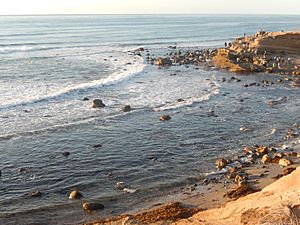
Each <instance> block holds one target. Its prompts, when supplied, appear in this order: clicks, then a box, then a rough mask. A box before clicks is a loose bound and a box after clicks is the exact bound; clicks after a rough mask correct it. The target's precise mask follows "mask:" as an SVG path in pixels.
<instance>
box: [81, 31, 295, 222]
mask: <svg viewBox="0 0 300 225" xmlns="http://www.w3.org/2000/svg"><path fill="white" fill-rule="evenodd" d="M299 48H300V33H299V32H265V31H260V32H258V33H256V34H255V35H252V36H246V34H245V35H244V37H242V38H237V39H235V40H234V41H233V42H232V43H225V47H224V48H219V49H215V50H209V49H205V50H196V51H180V50H177V47H176V46H169V49H171V52H170V53H168V55H167V56H166V57H157V58H151V57H150V53H149V52H148V51H147V50H145V49H143V48H140V49H137V50H136V51H135V52H134V53H133V54H140V55H142V54H144V53H146V56H147V62H148V63H149V64H153V65H157V66H158V68H163V67H166V66H167V67H169V66H177V65H185V66H186V67H189V65H193V66H196V67H195V69H196V68H197V66H202V67H206V68H208V69H212V68H217V69H226V70H229V71H231V72H235V73H258V72H262V73H274V74H278V75H290V76H291V77H290V78H287V79H286V81H288V82H290V85H291V86H294V87H299V86H300V79H299V77H298V75H300V49H299ZM175 75H176V74H175ZM227 79H228V78H226V77H223V79H222V81H223V82H225V81H226V80H227ZM229 79H230V80H235V81H236V82H240V81H241V80H240V79H238V78H236V77H235V76H232V77H231V78H229ZM284 81H285V80H282V79H278V83H282V82H284ZM272 84H273V83H272V82H269V81H267V80H265V81H262V82H261V83H253V84H243V86H244V87H251V86H253V85H255V86H270V85H272ZM285 101H286V98H282V99H278V100H276V101H275V100H274V101H270V102H268V105H269V106H274V105H277V104H282V103H284V102H285ZM161 120H162V118H161ZM299 130H300V126H299V125H298V124H295V125H294V127H291V128H290V129H289V130H288V131H287V132H286V135H285V136H284V137H283V140H286V141H285V143H289V144H288V145H286V144H285V143H283V142H279V143H277V144H275V145H257V144H254V145H253V146H245V147H244V149H241V153H240V154H239V155H237V156H235V157H233V158H230V159H229V158H219V159H217V160H216V162H215V165H216V169H217V172H215V173H213V174H209V175H207V177H206V178H205V179H204V180H203V181H202V182H199V183H195V184H194V185H191V186H188V187H185V188H182V189H181V191H179V192H178V193H174V196H172V197H171V198H169V199H163V200H162V202H163V203H159V204H156V205H154V206H153V207H152V208H151V209H147V210H144V211H140V212H137V213H136V214H130V215H129V214H124V215H120V216H117V217H112V218H107V219H100V220H98V221H94V222H91V223H86V224H88V225H92V224H93V225H96V224H97V225H98V224H111V225H113V224H157V225H158V224H181V225H185V224H223V223H230V224H259V222H260V220H261V219H262V218H264V217H265V216H266V215H267V214H270V213H272V210H273V208H272V207H273V202H272V201H274V202H276V204H274V207H275V206H276V207H277V208H278V204H280V203H281V202H280V200H278V198H282V199H283V201H282V203H283V202H284V201H289V206H288V207H286V206H283V207H282V208H280V210H281V209H282V210H285V211H287V213H288V215H291V214H293V215H295V218H296V219H297V218H299V212H298V211H299V205H300V199H299V198H297V193H296V191H295V190H297V188H300V184H299V182H298V181H295V182H296V184H295V185H294V184H293V185H294V186H293V188H292V189H291V190H292V192H291V193H289V194H290V195H288V194H287V191H289V190H288V188H286V190H282V188H284V187H286V183H291V182H292V180H293V179H295V177H297V176H298V174H299V168H298V169H297V167H298V166H299V165H300V145H299V144H300V139H299ZM240 131H241V132H246V131H247V127H241V128H240ZM270 132H276V130H274V131H270ZM276 180H278V181H276ZM274 181H276V182H275V183H274ZM297 182H298V183H297ZM272 183H274V184H272ZM265 190H272V191H274V193H273V194H272V195H271V197H268V195H266V194H265V193H266V192H265ZM278 190H279V191H278ZM251 196H253V197H251ZM259 196H260V197H261V199H264V202H263V204H262V203H261V205H262V206H263V207H262V208H261V209H259V208H260V206H259V205H258V204H256V203H255V202H256V201H257V202H261V200H260V199H259V198H260V197H259ZM274 196H276V201H275V200H274V198H275V197H274ZM291 196H293V197H292V199H289V200H288V198H290V197H291ZM270 199H272V200H270ZM165 202H170V203H168V204H165ZM245 202H246V203H245ZM277 203H278V204H277ZM252 205H253V207H255V208H252ZM290 206H291V208H289V207H290ZM267 209H268V210H267ZM260 210H261V211H260ZM295 212H296V213H295ZM224 215H226V216H224ZM282 215H283V214H282ZM278 218H279V217H277V219H278ZM283 219H286V217H284V218H283ZM267 222H268V221H267ZM269 222H272V221H271V220H269Z"/></svg>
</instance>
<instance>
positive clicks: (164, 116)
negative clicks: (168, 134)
mask: <svg viewBox="0 0 300 225" xmlns="http://www.w3.org/2000/svg"><path fill="white" fill-rule="evenodd" d="M170 119H171V117H170V116H169V115H162V116H160V117H159V120H160V121H167V120H170Z"/></svg>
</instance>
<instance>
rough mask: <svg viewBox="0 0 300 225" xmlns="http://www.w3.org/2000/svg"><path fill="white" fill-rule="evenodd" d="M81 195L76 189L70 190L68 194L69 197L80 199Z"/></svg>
mask: <svg viewBox="0 0 300 225" xmlns="http://www.w3.org/2000/svg"><path fill="white" fill-rule="evenodd" d="M82 197H83V195H82V194H81V193H80V192H79V191H77V190H75V191H72V192H71V193H70V194H69V199H80V198H82Z"/></svg>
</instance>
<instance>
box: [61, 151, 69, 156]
mask: <svg viewBox="0 0 300 225" xmlns="http://www.w3.org/2000/svg"><path fill="white" fill-rule="evenodd" d="M61 154H62V155H63V156H64V157H68V156H69V155H70V152H68V151H65V152H62V153H61Z"/></svg>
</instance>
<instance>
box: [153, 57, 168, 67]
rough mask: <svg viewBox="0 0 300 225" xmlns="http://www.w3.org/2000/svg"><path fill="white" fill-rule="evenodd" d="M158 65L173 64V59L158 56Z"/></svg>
mask: <svg viewBox="0 0 300 225" xmlns="http://www.w3.org/2000/svg"><path fill="white" fill-rule="evenodd" d="M156 65H158V66H171V65H172V60H171V59H169V58H157V59H156Z"/></svg>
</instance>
